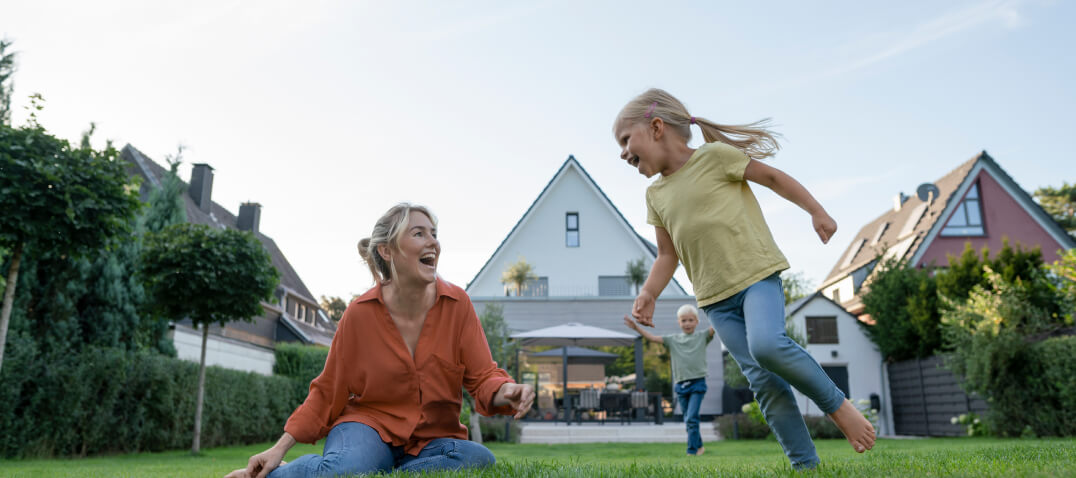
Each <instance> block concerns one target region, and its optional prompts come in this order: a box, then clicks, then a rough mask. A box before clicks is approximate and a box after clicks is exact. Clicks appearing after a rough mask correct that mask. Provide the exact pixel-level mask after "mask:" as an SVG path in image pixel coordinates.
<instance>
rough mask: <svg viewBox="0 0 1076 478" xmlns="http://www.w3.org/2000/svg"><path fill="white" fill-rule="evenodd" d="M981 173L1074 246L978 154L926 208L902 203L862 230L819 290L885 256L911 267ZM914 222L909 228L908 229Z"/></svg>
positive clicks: (940, 183) (941, 184)
mask: <svg viewBox="0 0 1076 478" xmlns="http://www.w3.org/2000/svg"><path fill="white" fill-rule="evenodd" d="M983 169H986V170H987V171H988V172H989V173H991V176H992V177H994V178H995V179H996V180H997V181H998V182H999V183H1000V184H1001V185H1002V187H1004V188H1005V190H1006V191H1007V192H1008V193H1009V194H1010V195H1012V197H1013V199H1015V200H1016V201H1017V202H1018V203H1020V204H1021V206H1023V208H1024V210H1026V211H1027V212H1028V214H1029V215H1031V216H1032V217H1033V218H1034V219H1035V220H1036V221H1037V222H1038V223H1039V224H1040V225H1041V226H1042V227H1043V228H1044V229H1046V230H1047V231H1048V232H1049V233H1050V235H1051V236H1052V237H1054V239H1056V240H1057V241H1058V242H1059V243H1061V244H1067V246H1066V247H1069V248H1071V247H1074V246H1076V242H1074V241H1073V239H1072V237H1071V236H1069V235H1068V234H1067V233H1066V232H1065V231H1064V229H1062V228H1061V226H1059V225H1058V224H1057V223H1056V222H1054V220H1053V219H1052V218H1051V217H1050V215H1049V214H1047V213H1046V211H1044V210H1043V209H1042V207H1041V206H1039V205H1038V203H1036V202H1035V201H1034V200H1033V199H1032V198H1031V196H1030V195H1028V193H1027V191H1025V190H1024V189H1023V188H1021V187H1020V186H1019V185H1018V184H1016V181H1014V180H1013V179H1012V177H1011V176H1009V174H1008V173H1006V172H1005V170H1003V169H1001V166H999V165H998V164H997V163H996V162H995V161H994V159H993V158H991V157H990V155H989V154H987V152H986V151H982V152H981V153H979V154H977V155H975V156H974V157H972V158H971V159H968V160H967V161H965V162H963V163H961V164H960V165H959V166H957V167H956V169H954V170H952V171H950V172H949V173H948V174H946V175H944V176H942V177H941V178H939V179H938V180H937V181H935V182H934V185H935V186H937V187H938V197H937V198H936V199H934V200H933V201H931V202H930V203H927V202H925V201H923V200H921V199H919V198H918V197H916V196H914V195H913V196H912V197H910V198H908V199H907V200H906V201H905V202H904V204H903V205H902V206H901V208H900V210H899V211H898V210H894V208H892V207H891V208H889V210H887V211H886V212H885V213H884V214H882V215H881V216H879V217H878V218H877V219H875V220H873V221H871V222H869V223H867V224H866V225H865V226H863V228H861V229H860V230H859V232H858V233H857V234H856V236H855V237H854V238H853V240H852V241H851V244H850V245H849V246H848V248H847V249H845V251H844V253H843V254H842V255H841V258H840V259H839V260H838V262H837V264H836V265H835V266H834V267H833V269H832V270H831V271H830V272H829V275H828V276H827V277H826V280H825V281H823V283H822V286H820V287H819V288H820V289H821V288H822V287H826V286H829V285H831V284H833V283H834V282H836V281H838V280H840V279H842V278H844V277H845V276H847V275H848V274H850V273H851V272H853V271H855V270H857V269H859V268H861V267H864V266H867V265H869V264H870V263H871V261H873V260H875V258H877V257H878V256H880V255H883V254H885V253H887V251H888V253H889V254H890V255H892V256H895V257H897V258H898V259H908V260H909V262H911V263H915V262H917V261H918V260H919V259H920V258H921V257H922V255H923V253H924V252H926V250H927V247H926V246H927V245H929V244H930V243H931V242H932V241H933V240H934V238H935V237H937V235H938V232H939V231H941V229H942V227H943V226H944V224H943V223H942V222H941V221H940V219H941V218H943V217H949V216H950V213H951V212H952V210H953V209H954V208H955V207H956V205H957V204H958V203H960V200H961V199H962V198H963V197H964V193H965V192H966V191H967V190H968V188H969V187H970V186H971V184H972V183H973V182H974V181H975V179H976V178H977V177H978V173H979V171H981V170H983ZM913 221H914V224H912V222H913ZM883 224H888V227H887V228H886V229H885V231H884V232H883V233H882V235H881V236H879V237H878V239H877V241H875V236H877V234H878V231H879V229H880V228H881V227H882V225H883ZM857 247H859V250H858V251H857V252H854V256H853V257H851V259H850V260H849V257H848V255H849V254H853V249H855V248H857Z"/></svg>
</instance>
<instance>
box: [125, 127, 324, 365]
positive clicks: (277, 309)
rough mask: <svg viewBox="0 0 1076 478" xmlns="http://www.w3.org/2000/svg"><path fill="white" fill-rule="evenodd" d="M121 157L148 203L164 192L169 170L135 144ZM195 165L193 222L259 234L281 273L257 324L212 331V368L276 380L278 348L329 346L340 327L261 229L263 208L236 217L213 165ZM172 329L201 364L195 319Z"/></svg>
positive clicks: (190, 204) (242, 210)
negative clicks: (221, 194)
mask: <svg viewBox="0 0 1076 478" xmlns="http://www.w3.org/2000/svg"><path fill="white" fill-rule="evenodd" d="M120 157H121V158H122V159H123V160H124V161H126V162H127V171H128V174H130V175H131V176H137V177H139V178H141V183H142V184H141V190H140V191H139V193H140V195H141V198H142V200H143V201H147V200H148V198H149V195H150V193H151V192H152V191H153V189H155V188H159V187H160V185H161V181H162V180H163V178H164V177H165V175H166V174H167V173H168V170H167V169H166V168H164V167H162V166H161V165H160V164H157V163H156V162H154V161H153V160H151V159H150V158H149V157H147V156H146V155H144V154H142V152H141V151H139V150H138V149H136V148H135V147H133V146H131V145H129V144H128V145H126V146H124V147H123V150H122V151H121V152H120ZM193 166H194V167H193V169H192V171H191V178H190V180H189V181H188V182H185V183H184V187H185V191H186V194H183V196H182V200H183V205H184V212H185V214H186V218H187V222H190V223H192V224H203V225H207V226H210V227H216V228H222V229H223V228H230V229H239V230H243V231H249V232H251V233H253V234H254V236H255V237H256V238H257V239H258V241H259V242H261V244H262V246H263V247H265V250H266V252H268V253H269V257H270V258H271V259H272V263H273V267H274V268H276V270H277V272H279V273H280V285H278V286H277V289H276V292H275V293H274V300H272V301H268V302H262V304H261V305H262V313H261V314H260V315H258V316H257V317H255V318H254V320H253V322H239V321H237V322H230V323H228V324H227V325H225V326H224V327H221V326H219V325H216V324H214V325H212V326H210V329H209V340H208V343H207V344H206V364H207V365H219V366H221V367H224V368H230V369H235V370H244V371H252V372H257V373H260V374H263V375H271V374H272V373H273V364H274V363H275V357H274V354H273V349H274V346H275V344H277V343H279V342H300V343H304V344H314V345H323V346H326V347H327V346H329V345H330V344H331V343H332V336H333V333H334V332H335V330H336V326H335V325H333V323H332V321H331V320H329V318H328V316H326V314H325V312H324V311H322V310H321V307H320V306H319V305H318V302H317V300H316V299H315V298H314V295H313V294H312V293H310V290H309V289H307V287H306V285H305V284H304V283H303V281H302V279H301V278H300V277H299V274H298V273H297V272H296V271H295V268H293V267H292V266H291V263H289V262H288V259H287V258H286V257H285V256H284V253H283V252H282V251H281V250H280V248H279V247H277V245H276V242H274V241H273V239H272V238H271V237H269V236H266V235H265V234H263V233H262V232H261V231H260V230H259V223H260V221H261V205H260V204H257V203H243V204H240V205H239V214H238V215H235V214H232V212H231V211H229V210H227V209H226V208H224V207H223V206H221V205H220V204H217V203H216V202H214V201H213V199H212V195H213V168H212V167H210V166H209V165H208V164H194V165H193ZM171 329H172V330H171V338H172V341H173V343H174V344H175V347H176V352H177V355H178V357H179V358H181V359H185V360H192V361H199V360H200V354H201V347H202V334H201V331H198V330H195V329H194V328H193V327H192V324H191V322H190V320H183V321H180V322H176V323H174V324H172V327H171Z"/></svg>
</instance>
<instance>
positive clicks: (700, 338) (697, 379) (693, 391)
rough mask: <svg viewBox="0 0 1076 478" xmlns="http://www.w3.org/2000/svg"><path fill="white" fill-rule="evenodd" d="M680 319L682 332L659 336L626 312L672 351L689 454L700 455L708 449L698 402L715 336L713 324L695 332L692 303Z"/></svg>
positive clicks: (638, 329)
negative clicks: (703, 434) (704, 439)
mask: <svg viewBox="0 0 1076 478" xmlns="http://www.w3.org/2000/svg"><path fill="white" fill-rule="evenodd" d="M676 319H677V321H678V322H679V323H680V330H682V331H683V332H682V333H679V334H668V335H663V336H660V337H659V336H657V335H654V334H652V333H650V332H647V331H646V330H644V329H643V328H641V327H639V324H638V323H636V322H635V320H633V319H632V318H631V316H628V315H625V316H624V324H625V325H627V326H628V328H630V329H632V330H634V331H636V332H638V333H639V335H642V336H643V338H645V339H646V340H649V341H651V342H656V343H659V344H665V346H666V347H668V348H669V354H670V355H672V370H673V382H674V383H675V384H676V386H675V387H673V391H675V392H676V396H677V398H678V399H679V400H680V411H681V412H683V414H684V423H685V424H686V425H687V454H688V455H691V456H698V455H701V454H703V452H705V451H706V449H705V448H704V447H703V446H702V435H701V434H700V433H699V406H700V405H702V397H703V396H704V395H706V346H707V345H709V344H710V341H711V340H713V339H714V328H713V327H710V328H709V330H707V331H706V332H701V333H695V328H696V327H698V325H699V313H698V311H697V310H696V309H695V307H693V306H691V305H686V304H685V305H683V306H681V307H680V309H679V310H677V311H676Z"/></svg>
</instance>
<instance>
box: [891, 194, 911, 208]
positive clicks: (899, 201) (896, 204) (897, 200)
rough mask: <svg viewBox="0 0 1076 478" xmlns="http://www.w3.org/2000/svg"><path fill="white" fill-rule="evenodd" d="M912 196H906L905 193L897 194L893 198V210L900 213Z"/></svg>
mask: <svg viewBox="0 0 1076 478" xmlns="http://www.w3.org/2000/svg"><path fill="white" fill-rule="evenodd" d="M909 197H910V196H905V195H904V193H902V192H901V193H897V195H896V196H893V210H894V211H899V210H900V207H901V206H903V205H904V201H907V200H908V198H909Z"/></svg>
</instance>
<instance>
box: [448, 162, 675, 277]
mask: <svg viewBox="0 0 1076 478" xmlns="http://www.w3.org/2000/svg"><path fill="white" fill-rule="evenodd" d="M570 168H575V169H577V170H578V171H579V172H580V173H581V174H582V176H583V178H584V180H585V181H584V182H585V183H586V184H587V185H588V186H590V187H591V188H593V190H594V192H596V193H597V194H598V195H599V197H601V199H602V202H603V203H604V204H605V205H606V206H607V207H608V208H609V209H610V210H612V211H613V212H614V213H615V214H616V217H617V218H618V219H619V221H618V222H619V223H620V225H621V226H622V227H623V228H624V231H625V232H626V233H628V234H630V236H631V237H632V238H634V240H635V241H636V242H637V244H638V246H639V249H640V251H641V252H643V253H645V254H649V256H650V258H652V259H653V258H656V257H657V254H658V247H657V246H656V245H654V244H653V243H651V242H650V241H648V240H646V239H645V238H644V237H643V236H641V235H639V233H638V232H637V231H636V230H635V228H633V227H631V224H630V223H628V220H627V219H625V218H624V215H623V214H621V212H620V210H619V209H617V207H616V206H615V205H614V204H613V202H612V201H611V200H609V196H606V195H605V191H602V188H601V187H599V186H598V183H596V182H595V181H594V178H592V177H590V174H589V173H587V170H586V169H583V166H582V165H581V164H579V161H578V160H576V159H575V156H573V155H568V159H566V160H565V161H564V164H562V165H561V166H560V168H559V169H557V172H556V174H554V175H553V178H552V179H550V180H549V182H548V183H547V184H546V185H545V187H544V188H542V192H541V193H539V194H538V197H537V198H535V199H534V202H532V203H531V205H530V207H528V208H527V211H526V212H524V213H523V216H522V217H520V218H519V221H517V222H516V224H515V225H514V226H512V230H511V231H509V232H508V235H507V236H505V238H504V240H502V241H501V243H500V244H499V245H498V246H497V249H496V250H495V251H494V252H493V254H492V255H490V256H489V259H487V260H486V263H485V264H482V268H481V269H479V270H478V273H477V274H475V276H474V278H472V279H471V280H470V282H468V283H467V286H468V287H470V285H471V284H473V283H475V282H476V281H477V280H478V279H479V278H480V277H482V275H483V274H486V273H487V272H488V271H487V269H488V268H489V265H490V264H491V263H493V262H494V260H495V259H496V258H497V257H498V255H499V254H500V253H501V251H502V249H503V248H504V246H505V244H507V243H508V242H510V241H511V239H512V238H513V237H514V236H515V234H516V232H517V231H519V230H520V228H521V226H522V225H523V224H525V223H526V222H527V219H528V218H530V217H531V213H532V212H534V211H535V209H536V208H537V206H538V205H539V204H540V203H541V202H542V199H543V198H545V197H546V194H547V193H548V192H549V191H550V190H551V189H552V186H553V185H554V184H556V183H557V181H558V180H560V179H561V178H563V177H564V175H565V173H566V172H567V171H568V170H569V169H570ZM672 285H673V286H675V288H676V290H677V291H678V292H679V293H681V294H685V295H686V294H687V292H686V291H684V288H683V287H681V286H680V283H679V282H678V281H677V280H676V279H675V278H673V280H672Z"/></svg>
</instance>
